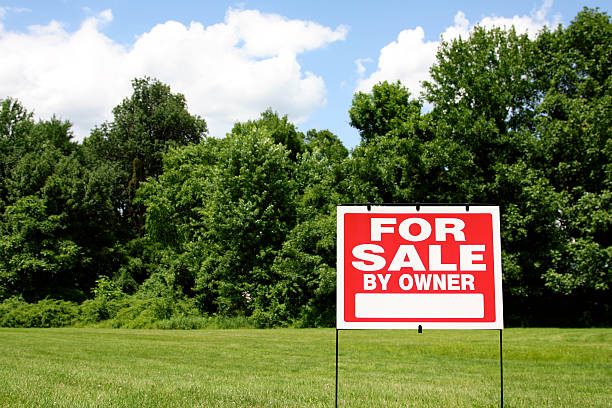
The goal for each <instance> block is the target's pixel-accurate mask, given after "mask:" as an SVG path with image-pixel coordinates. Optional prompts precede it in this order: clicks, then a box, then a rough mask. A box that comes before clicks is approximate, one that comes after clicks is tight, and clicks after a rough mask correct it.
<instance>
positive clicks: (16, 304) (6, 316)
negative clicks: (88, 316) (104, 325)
mask: <svg viewBox="0 0 612 408" xmlns="http://www.w3.org/2000/svg"><path fill="white" fill-rule="evenodd" d="M78 317H79V306H78V304H76V303H73V302H68V301H64V300H53V299H44V300H40V301H38V302H37V303H27V302H25V301H24V300H23V299H20V298H10V299H6V300H4V301H3V302H2V303H0V326H2V327H64V326H71V325H72V324H74V323H75V321H76V320H77V319H78Z"/></svg>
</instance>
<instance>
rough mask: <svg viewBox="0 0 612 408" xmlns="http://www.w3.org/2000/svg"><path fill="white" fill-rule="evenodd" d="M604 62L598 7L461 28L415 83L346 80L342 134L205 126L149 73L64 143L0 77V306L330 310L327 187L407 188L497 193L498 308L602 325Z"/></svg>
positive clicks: (2, 313)
mask: <svg viewBox="0 0 612 408" xmlns="http://www.w3.org/2000/svg"><path fill="white" fill-rule="evenodd" d="M410 57H411V56H410V55H406V58H410ZM611 70H612V22H611V20H610V17H609V16H608V15H607V14H606V13H603V12H600V11H599V10H593V9H584V10H583V11H582V12H580V13H579V14H578V15H577V16H576V17H575V18H574V20H573V21H572V22H571V24H570V25H569V26H567V27H562V26H559V27H557V28H555V29H553V30H544V31H542V32H540V33H539V34H538V35H537V37H535V38H533V39H530V38H529V37H527V36H526V35H519V34H517V33H516V32H515V31H513V30H503V29H491V30H486V29H484V28H476V29H474V30H473V32H472V33H471V34H470V36H469V38H460V39H457V40H453V41H452V42H442V45H441V46H440V48H439V50H438V53H437V61H436V63H435V64H434V65H433V66H432V67H431V71H430V73H431V80H430V81H429V82H426V83H425V84H424V89H425V90H424V92H423V94H422V95H411V94H410V93H409V92H408V90H407V89H406V88H405V87H403V86H402V84H401V83H399V82H398V83H387V82H383V83H379V84H378V85H376V86H374V87H373V89H372V91H371V92H370V93H361V92H359V93H357V94H355V95H354V98H353V101H352V106H351V107H350V110H349V112H348V113H349V118H350V119H349V120H350V124H351V126H353V127H354V128H356V129H357V130H358V131H359V134H360V136H361V142H360V144H359V145H358V146H356V147H355V148H354V149H351V150H348V149H347V148H346V147H345V146H343V144H342V142H341V141H340V140H339V139H338V137H337V136H336V135H334V134H332V133H331V132H330V131H328V130H314V129H313V130H310V131H308V132H306V134H304V133H302V132H300V131H298V130H297V128H296V126H295V125H293V124H292V123H290V122H289V121H288V119H287V117H286V116H282V114H279V113H277V112H275V111H274V110H272V109H269V110H266V111H265V112H263V113H262V114H261V116H260V117H259V118H258V119H256V120H252V121H248V122H244V123H236V124H235V125H234V127H233V129H232V130H231V132H230V133H228V134H227V135H226V136H225V137H219V136H220V135H209V134H208V130H207V125H206V121H205V118H201V117H199V116H197V115H194V114H191V113H190V112H189V111H188V109H187V101H186V100H185V98H184V97H183V96H182V95H180V94H176V93H173V92H172V91H171V89H170V88H169V87H168V86H167V85H165V84H163V83H161V82H160V81H158V80H155V79H151V78H139V79H135V80H133V82H132V87H133V92H132V94H131V95H130V96H128V97H126V99H124V100H123V101H122V102H121V103H120V104H119V105H118V106H116V107H115V108H114V110H113V120H112V121H110V122H106V123H102V124H100V125H99V126H97V127H96V128H94V129H93V130H92V131H91V133H90V135H89V136H88V137H86V138H85V139H84V140H83V142H82V143H76V142H75V141H73V140H72V134H71V125H70V123H69V122H67V121H63V120H59V119H57V118H55V117H53V118H51V119H48V120H39V121H35V120H34V119H33V115H32V113H31V112H29V111H28V109H27V108H26V107H24V106H22V104H21V103H20V102H19V101H17V100H14V99H11V98H7V99H4V100H3V101H1V109H0V301H1V303H0V324H1V325H7V326H20V325H21V326H28V325H29V326H37V325H39V326H50V325H62V324H79V323H81V324H96V323H98V322H103V321H110V322H115V323H113V324H114V325H115V326H126V327H153V326H155V325H156V324H158V323H159V322H166V323H165V324H167V325H170V326H172V324H171V323H172V322H174V323H173V324H174V325H175V326H177V327H180V326H181V323H180V322H181V321H182V322H183V324H182V325H183V326H188V325H189V324H187V323H184V322H192V323H191V324H192V325H193V324H194V323H193V322H194V321H197V319H212V318H243V319H245V320H247V321H249V322H250V323H251V324H253V325H255V326H259V327H271V326H279V325H294V326H326V325H333V324H334V322H335V282H336V275H335V262H336V261H335V257H336V256H335V239H336V231H335V229H336V219H335V218H336V206H337V205H339V204H341V203H352V202H358V203H416V202H421V203H490V204H495V205H499V206H500V209H501V227H502V248H503V285H504V303H505V305H504V309H505V313H506V315H505V320H506V323H507V324H508V325H563V326H585V325H586V326H588V325H610V324H612V310H611V308H610V305H611V299H612V269H611V263H612V138H611V137H610V132H611V129H612V109H611V108H612V78H611V76H610V71H611ZM211 97H212V96H211ZM181 319H182V320H181ZM189 319H191V320H189ZM156 322H157V323H156ZM168 322H171V323H168Z"/></svg>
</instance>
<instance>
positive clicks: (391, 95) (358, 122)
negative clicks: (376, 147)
mask: <svg viewBox="0 0 612 408" xmlns="http://www.w3.org/2000/svg"><path fill="white" fill-rule="evenodd" d="M420 114H421V103H420V102H419V101H417V100H414V99H411V98H410V93H409V92H408V90H407V89H406V88H405V87H403V86H402V85H401V83H400V82H399V81H398V82H396V83H394V84H390V83H388V82H387V81H384V82H382V83H379V84H377V85H375V86H374V87H373V88H372V93H371V94H368V93H364V92H358V93H357V94H355V96H354V97H353V103H352V106H351V109H350V110H349V116H350V118H351V121H350V125H351V126H353V127H354V128H357V129H358V130H359V135H360V136H361V142H362V144H368V143H370V142H371V141H372V140H373V139H374V138H376V137H377V136H384V135H386V134H388V133H389V132H391V131H392V130H395V131H398V130H400V131H402V132H403V133H409V134H412V133H414V131H415V128H414V127H413V126H414V125H416V123H417V122H416V121H415V119H418V118H419V116H420ZM406 126H409V128H408V129H403V128H405V127H406ZM410 126H412V127H410Z"/></svg>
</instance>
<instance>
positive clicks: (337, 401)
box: [335, 329, 339, 408]
mask: <svg viewBox="0 0 612 408" xmlns="http://www.w3.org/2000/svg"><path fill="white" fill-rule="evenodd" d="M338 331H339V330H338V329H336V405H335V406H336V408H338Z"/></svg>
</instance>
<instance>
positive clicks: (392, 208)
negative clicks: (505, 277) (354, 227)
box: [336, 204, 504, 330]
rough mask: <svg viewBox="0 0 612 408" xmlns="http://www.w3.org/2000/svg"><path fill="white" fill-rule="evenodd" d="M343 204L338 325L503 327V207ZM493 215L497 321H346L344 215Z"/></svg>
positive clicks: (339, 231)
mask: <svg viewBox="0 0 612 408" xmlns="http://www.w3.org/2000/svg"><path fill="white" fill-rule="evenodd" d="M369 207H370V209H369V210H368V206H366V205H341V206H338V207H337V220H336V228H337V229H336V231H337V240H336V251H337V252H336V260H337V264H336V328H337V329H418V328H419V326H421V327H422V328H423V329H489V330H490V329H503V328H504V319H503V316H504V311H503V299H502V261H501V230H500V221H499V207H498V206H488V205H486V206H485V205H473V206H469V210H466V205H465V204H464V205H436V206H432V205H426V204H421V205H420V206H419V210H418V211H417V206H416V205H405V206H404V205H370V206H369ZM355 213H357V214H376V213H378V214H389V213H399V214H401V213H409V214H413V213H420V214H491V216H492V222H493V225H492V230H493V269H494V270H493V280H494V287H495V321H493V322H422V323H419V322H346V321H344V215H345V214H355Z"/></svg>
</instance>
